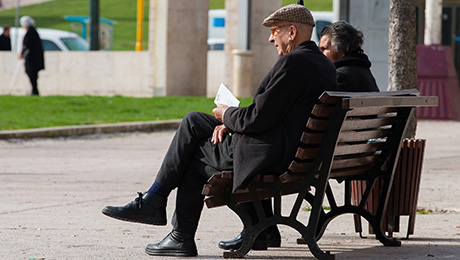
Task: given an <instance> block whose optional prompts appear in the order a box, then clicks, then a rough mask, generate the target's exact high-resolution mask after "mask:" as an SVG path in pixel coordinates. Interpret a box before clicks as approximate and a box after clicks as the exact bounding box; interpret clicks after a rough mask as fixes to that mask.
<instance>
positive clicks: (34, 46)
mask: <svg viewBox="0 0 460 260" xmlns="http://www.w3.org/2000/svg"><path fill="white" fill-rule="evenodd" d="M20 24H21V26H22V27H23V28H24V29H25V30H26V31H27V32H26V35H25V36H24V40H23V42H22V51H21V53H20V54H19V58H20V59H21V58H23V59H24V60H25V63H24V64H25V69H26V74H27V76H29V79H30V83H31V84H32V93H31V94H32V95H37V96H38V95H39V93H38V86H37V80H38V72H39V71H40V70H42V69H44V68H45V59H44V57H43V47H42V41H41V39H40V36H39V35H38V33H37V30H35V27H34V26H35V21H34V20H33V19H32V17H30V16H23V17H21V19H20Z"/></svg>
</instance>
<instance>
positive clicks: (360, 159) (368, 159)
mask: <svg viewBox="0 0 460 260" xmlns="http://www.w3.org/2000/svg"><path fill="white" fill-rule="evenodd" d="M377 159H378V156H376V155H369V156H357V157H354V158H350V159H343V160H334V163H333V164H332V169H333V170H337V169H341V168H350V167H356V166H359V165H368V164H374V163H375V162H376V161H377Z"/></svg>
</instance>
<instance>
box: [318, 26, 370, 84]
mask: <svg viewBox="0 0 460 260" xmlns="http://www.w3.org/2000/svg"><path fill="white" fill-rule="evenodd" d="M320 36H321V37H320V42H319V46H318V47H319V49H320V50H321V52H323V53H324V55H326V57H328V58H329V59H330V60H331V61H332V62H334V65H335V67H336V69H337V87H338V88H339V90H340V91H350V92H366V91H377V92H378V91H379V88H378V87H377V83H376V82H375V78H374V76H373V75H372V72H371V70H370V68H371V62H370V61H369V58H368V57H367V55H366V54H364V50H363V49H362V45H363V43H364V34H363V32H361V31H360V30H358V29H356V28H355V27H353V25H351V24H349V23H347V22H345V21H338V22H335V23H331V24H329V25H327V26H326V27H324V29H323V30H322V31H321V34H320Z"/></svg>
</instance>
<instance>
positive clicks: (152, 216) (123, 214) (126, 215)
mask: <svg viewBox="0 0 460 260" xmlns="http://www.w3.org/2000/svg"><path fill="white" fill-rule="evenodd" d="M138 194H139V197H137V198H136V199H135V200H133V201H131V202H130V203H128V204H126V205H125V206H120V207H113V206H107V207H105V208H103V209H102V213H103V214H105V215H107V216H109V217H112V218H116V219H119V220H124V221H130V222H138V223H144V224H151V225H161V226H164V225H166V202H167V199H166V198H165V197H162V196H159V195H157V194H153V193H145V194H142V193H141V192H138Z"/></svg>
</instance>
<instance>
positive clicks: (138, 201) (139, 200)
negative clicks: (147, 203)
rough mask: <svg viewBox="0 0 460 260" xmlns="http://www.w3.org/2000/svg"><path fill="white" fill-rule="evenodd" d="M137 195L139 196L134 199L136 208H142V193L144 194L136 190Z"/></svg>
mask: <svg viewBox="0 0 460 260" xmlns="http://www.w3.org/2000/svg"><path fill="white" fill-rule="evenodd" d="M137 195H138V196H139V197H137V198H136V199H135V200H134V201H136V205H137V208H138V209H140V208H142V195H144V194H142V192H138V193H137Z"/></svg>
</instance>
